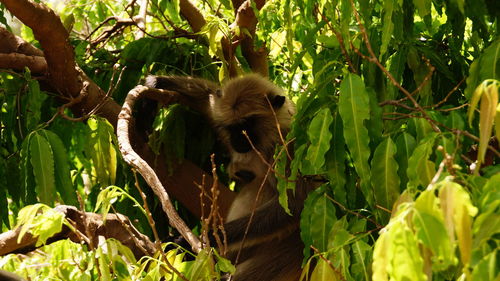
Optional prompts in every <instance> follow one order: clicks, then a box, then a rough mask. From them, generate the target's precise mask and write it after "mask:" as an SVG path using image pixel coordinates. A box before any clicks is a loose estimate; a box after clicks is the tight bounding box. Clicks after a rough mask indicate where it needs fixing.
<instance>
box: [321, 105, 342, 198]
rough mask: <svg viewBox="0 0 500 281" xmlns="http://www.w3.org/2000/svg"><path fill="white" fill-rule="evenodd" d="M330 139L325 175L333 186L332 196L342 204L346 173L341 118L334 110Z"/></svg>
mask: <svg viewBox="0 0 500 281" xmlns="http://www.w3.org/2000/svg"><path fill="white" fill-rule="evenodd" d="M331 131H332V140H331V141H330V150H329V151H328V152H327V154H326V155H325V158H326V159H325V161H326V168H327V172H326V173H327V174H326V175H327V177H328V180H329V181H330V184H331V185H332V187H333V196H334V197H335V200H337V201H339V202H340V203H341V204H342V205H344V206H346V205H347V194H346V188H345V184H346V175H345V169H346V164H345V157H346V155H345V141H344V134H343V128H342V119H340V114H339V113H338V111H335V113H334V114H333V121H332V129H331Z"/></svg>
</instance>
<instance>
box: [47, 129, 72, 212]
mask: <svg viewBox="0 0 500 281" xmlns="http://www.w3.org/2000/svg"><path fill="white" fill-rule="evenodd" d="M39 133H40V135H42V136H44V137H45V139H46V140H47V141H48V142H49V144H50V147H51V148H52V152H53V153H54V169H55V181H56V189H57V191H58V192H59V194H60V195H61V197H62V199H63V201H64V203H65V204H66V205H68V204H69V205H73V206H78V200H77V198H76V190H75V189H73V183H72V182H71V175H70V168H69V162H68V154H67V153H66V148H65V147H64V144H63V142H62V141H61V139H60V138H59V136H57V135H56V134H54V133H53V132H51V131H47V130H40V131H39Z"/></svg>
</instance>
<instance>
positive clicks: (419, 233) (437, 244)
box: [413, 209, 457, 270]
mask: <svg viewBox="0 0 500 281" xmlns="http://www.w3.org/2000/svg"><path fill="white" fill-rule="evenodd" d="M413 223H414V225H415V230H416V233H415V235H416V237H417V239H418V240H419V241H421V242H422V243H423V244H424V245H425V246H427V247H428V248H429V249H430V250H431V251H432V253H433V255H432V267H433V268H435V269H436V270H445V269H447V268H448V267H449V266H451V265H455V264H456V263H457V258H456V257H455V254H454V249H453V245H452V243H451V241H450V237H449V236H448V233H447V231H446V228H445V226H444V223H443V221H442V218H437V217H435V216H433V215H432V214H429V213H426V212H421V211H419V210H418V209H417V210H415V212H414V214H413Z"/></svg>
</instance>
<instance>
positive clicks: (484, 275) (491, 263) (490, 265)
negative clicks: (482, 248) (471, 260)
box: [471, 249, 500, 281]
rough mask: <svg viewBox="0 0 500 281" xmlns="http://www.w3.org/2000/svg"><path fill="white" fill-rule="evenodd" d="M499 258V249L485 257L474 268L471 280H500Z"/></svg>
mask: <svg viewBox="0 0 500 281" xmlns="http://www.w3.org/2000/svg"><path fill="white" fill-rule="evenodd" d="M498 256H499V251H498V249H495V250H494V251H492V252H491V253H489V254H488V255H486V256H484V257H483V258H482V259H481V261H479V263H477V264H476V265H475V266H474V268H473V270H472V276H471V280H495V281H496V280H498V277H499V275H500V269H499V267H498V262H499V261H498Z"/></svg>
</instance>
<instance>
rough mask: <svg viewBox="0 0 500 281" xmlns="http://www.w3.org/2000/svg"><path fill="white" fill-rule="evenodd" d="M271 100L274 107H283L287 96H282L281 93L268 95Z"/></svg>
mask: <svg viewBox="0 0 500 281" xmlns="http://www.w3.org/2000/svg"><path fill="white" fill-rule="evenodd" d="M267 97H268V98H269V101H270V102H271V105H272V106H273V108H274V109H278V108H281V107H282V106H283V104H284V103H285V99H286V98H285V96H280V95H275V96H272V95H268V96H267Z"/></svg>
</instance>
